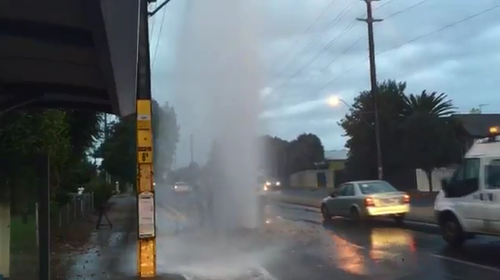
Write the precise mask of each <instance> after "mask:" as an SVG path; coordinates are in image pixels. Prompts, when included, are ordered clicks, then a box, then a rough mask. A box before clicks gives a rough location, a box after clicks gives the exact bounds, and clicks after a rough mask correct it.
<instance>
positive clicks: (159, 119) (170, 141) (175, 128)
mask: <svg viewBox="0 0 500 280" xmlns="http://www.w3.org/2000/svg"><path fill="white" fill-rule="evenodd" d="M152 107H153V109H152V111H153V128H154V130H153V140H154V153H155V156H154V159H155V168H156V171H157V172H159V173H164V172H167V171H168V170H170V168H171V166H172V162H173V157H174V155H175V150H176V147H177V143H178V142H179V130H180V127H179V125H178V124H177V114H176V113H175V109H174V108H173V107H172V106H170V104H169V103H168V102H165V103H164V104H163V106H161V107H160V105H159V104H158V102H156V101H154V100H153V103H152Z"/></svg>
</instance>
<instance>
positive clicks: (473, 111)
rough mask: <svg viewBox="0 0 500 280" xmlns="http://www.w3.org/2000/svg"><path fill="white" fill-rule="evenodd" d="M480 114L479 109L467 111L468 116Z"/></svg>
mask: <svg viewBox="0 0 500 280" xmlns="http://www.w3.org/2000/svg"><path fill="white" fill-rule="evenodd" d="M481 113H482V112H481V109H479V108H472V109H470V111H469V114H481Z"/></svg>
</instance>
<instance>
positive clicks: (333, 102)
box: [327, 95, 352, 109]
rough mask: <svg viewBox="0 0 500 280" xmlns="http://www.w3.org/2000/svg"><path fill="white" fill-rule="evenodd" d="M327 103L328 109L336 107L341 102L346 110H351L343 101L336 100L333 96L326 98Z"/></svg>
mask: <svg viewBox="0 0 500 280" xmlns="http://www.w3.org/2000/svg"><path fill="white" fill-rule="evenodd" d="M327 102H328V105H329V106H330V107H337V106H338V105H339V104H340V103H341V102H342V103H344V105H345V106H347V108H349V109H352V107H351V106H350V105H349V104H347V102H345V101H344V100H343V99H340V98H338V97H337V96H335V95H332V96H330V97H328V99H327Z"/></svg>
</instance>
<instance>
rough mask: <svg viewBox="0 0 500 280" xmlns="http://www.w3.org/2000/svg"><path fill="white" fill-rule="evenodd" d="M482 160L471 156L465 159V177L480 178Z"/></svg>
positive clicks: (466, 178) (468, 178)
mask: <svg viewBox="0 0 500 280" xmlns="http://www.w3.org/2000/svg"><path fill="white" fill-rule="evenodd" d="M480 165H481V164H480V160H479V159H478V158H471V159H466V160H465V170H464V171H465V172H464V179H465V180H470V179H479V169H480Z"/></svg>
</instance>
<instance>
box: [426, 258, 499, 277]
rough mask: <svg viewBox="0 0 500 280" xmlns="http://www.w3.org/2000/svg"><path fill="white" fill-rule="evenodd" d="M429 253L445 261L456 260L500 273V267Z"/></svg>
mask: <svg viewBox="0 0 500 280" xmlns="http://www.w3.org/2000/svg"><path fill="white" fill-rule="evenodd" d="M429 255H430V256H432V257H434V258H438V259H443V260H447V261H452V262H456V263H460V264H465V265H469V266H475V267H477V268H481V269H484V270H489V271H493V272H496V273H500V269H498V268H495V267H491V266H487V265H482V264H477V263H473V262H468V261H463V260H459V259H455V258H451V257H445V256H441V255H437V254H429Z"/></svg>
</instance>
